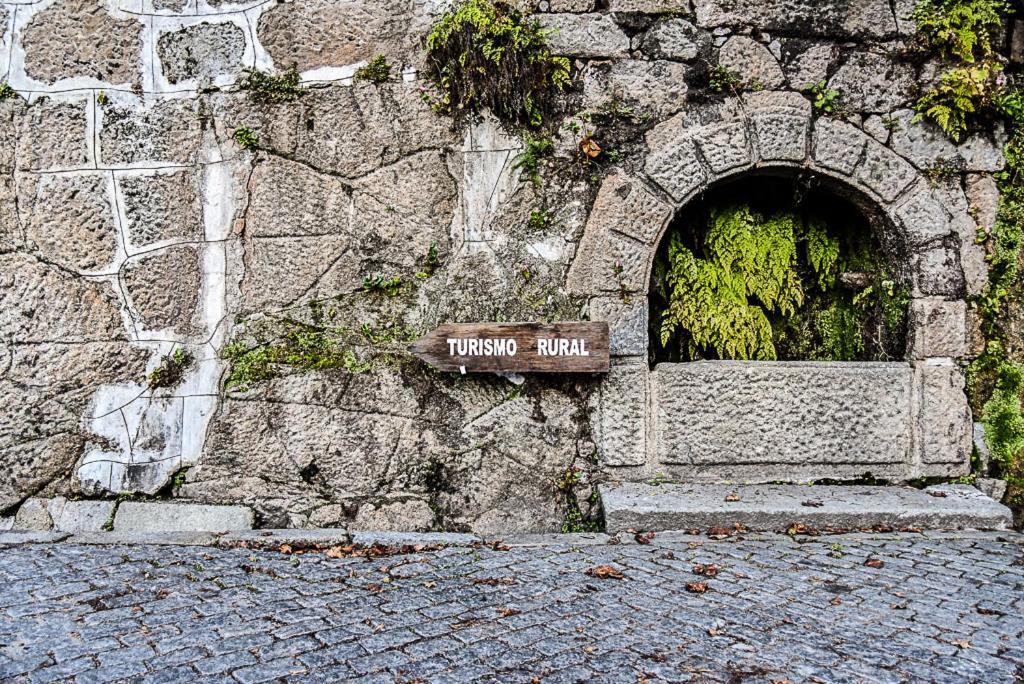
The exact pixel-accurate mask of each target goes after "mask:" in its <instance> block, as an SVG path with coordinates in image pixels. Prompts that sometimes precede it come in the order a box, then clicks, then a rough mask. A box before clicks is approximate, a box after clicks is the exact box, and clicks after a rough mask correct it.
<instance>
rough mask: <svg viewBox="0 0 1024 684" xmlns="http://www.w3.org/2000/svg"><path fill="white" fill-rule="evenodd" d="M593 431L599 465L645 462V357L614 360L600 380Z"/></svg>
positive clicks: (637, 464) (626, 464)
mask: <svg viewBox="0 0 1024 684" xmlns="http://www.w3.org/2000/svg"><path fill="white" fill-rule="evenodd" d="M599 401H600V407H599V410H598V412H597V415H596V425H595V426H594V431H595V433H596V434H597V435H598V440H597V444H598V447H597V455H598V459H599V461H600V463H601V465H602V466H607V467H616V466H640V465H644V464H645V463H647V447H648V445H647V410H646V407H647V402H648V370H647V362H646V359H643V358H639V359H638V358H632V359H623V360H621V361H616V362H615V363H614V364H612V369H611V372H610V373H609V374H608V375H606V376H605V377H604V379H603V380H602V381H601V389H600V399H599Z"/></svg>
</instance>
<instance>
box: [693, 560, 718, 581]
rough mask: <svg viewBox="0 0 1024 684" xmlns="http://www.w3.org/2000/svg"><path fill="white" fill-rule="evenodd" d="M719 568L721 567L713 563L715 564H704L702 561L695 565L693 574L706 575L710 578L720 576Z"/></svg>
mask: <svg viewBox="0 0 1024 684" xmlns="http://www.w3.org/2000/svg"><path fill="white" fill-rule="evenodd" d="M718 569H719V568H718V566H717V565H713V564H708V565H703V564H701V563H697V564H696V565H694V566H693V574H695V575H703V576H704V577H709V578H710V577H717V576H718Z"/></svg>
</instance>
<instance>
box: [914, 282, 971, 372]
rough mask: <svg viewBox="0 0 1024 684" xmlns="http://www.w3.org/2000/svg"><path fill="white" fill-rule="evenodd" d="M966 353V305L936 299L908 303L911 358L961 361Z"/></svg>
mask: <svg viewBox="0 0 1024 684" xmlns="http://www.w3.org/2000/svg"><path fill="white" fill-rule="evenodd" d="M968 353H969V348H968V342H967V303H966V302H964V301H963V300H956V301H950V300H945V299H940V298H938V297H927V298H923V299H915V300H914V301H913V302H911V305H910V358H913V359H925V358H929V357H933V356H947V357H950V358H961V357H964V356H967V355H968Z"/></svg>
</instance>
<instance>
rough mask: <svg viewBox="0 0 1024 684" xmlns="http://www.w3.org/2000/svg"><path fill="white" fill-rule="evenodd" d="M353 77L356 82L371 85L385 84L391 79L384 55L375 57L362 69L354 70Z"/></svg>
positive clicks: (388, 65)
mask: <svg viewBox="0 0 1024 684" xmlns="http://www.w3.org/2000/svg"><path fill="white" fill-rule="evenodd" d="M353 77H354V78H355V79H356V80H357V81H371V82H372V83H387V82H388V80H390V79H391V65H390V64H388V58H387V57H385V56H384V55H377V56H376V57H374V58H373V59H371V60H370V61H369V63H368V64H367V65H366V66H364V67H359V68H358V69H356V73H355V74H354V75H353Z"/></svg>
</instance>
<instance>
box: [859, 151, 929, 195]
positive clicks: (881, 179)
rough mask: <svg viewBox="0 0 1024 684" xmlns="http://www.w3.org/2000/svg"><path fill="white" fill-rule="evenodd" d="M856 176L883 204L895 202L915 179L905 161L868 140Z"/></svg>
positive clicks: (915, 175) (912, 168) (914, 174)
mask: <svg viewBox="0 0 1024 684" xmlns="http://www.w3.org/2000/svg"><path fill="white" fill-rule="evenodd" d="M861 135H863V134H861ZM856 175H857V178H858V179H859V180H860V181H862V182H863V183H864V184H865V185H866V186H867V187H869V188H870V189H871V190H872V191H874V192H875V193H876V194H877V195H878V196H879V197H881V198H882V200H883V201H885V202H892V201H893V200H895V199H896V198H897V197H898V196H899V195H900V193H902V192H903V191H904V190H906V189H907V187H908V186H909V185H910V184H911V183H913V182H914V180H915V179H916V178H917V172H916V171H915V170H914V167H913V166H911V165H910V164H909V163H908V162H907V160H905V159H903V157H900V156H899V155H898V154H896V153H895V152H893V151H892V150H890V149H889V148H887V147H886V146H885V145H882V144H881V143H879V142H877V141H876V140H872V139H870V138H868V139H867V152H865V154H864V159H863V160H862V161H861V163H860V164H859V165H858V166H857V172H856Z"/></svg>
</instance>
